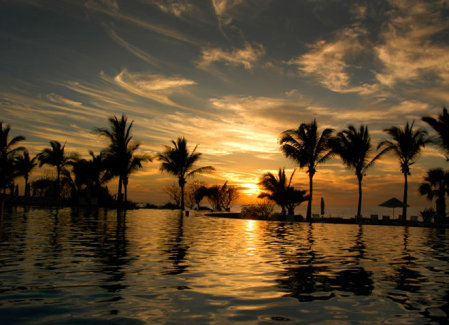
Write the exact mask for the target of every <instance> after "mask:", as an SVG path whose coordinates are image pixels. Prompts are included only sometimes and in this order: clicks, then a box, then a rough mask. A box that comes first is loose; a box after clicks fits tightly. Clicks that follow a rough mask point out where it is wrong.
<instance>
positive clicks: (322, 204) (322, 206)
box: [321, 198, 324, 216]
mask: <svg viewBox="0 0 449 325" xmlns="http://www.w3.org/2000/svg"><path fill="white" fill-rule="evenodd" d="M321 215H322V216H324V199H323V198H321Z"/></svg>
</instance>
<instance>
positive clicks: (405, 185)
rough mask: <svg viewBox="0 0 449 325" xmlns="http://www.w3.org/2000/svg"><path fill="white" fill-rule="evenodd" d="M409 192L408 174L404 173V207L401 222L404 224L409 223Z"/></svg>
mask: <svg viewBox="0 0 449 325" xmlns="http://www.w3.org/2000/svg"><path fill="white" fill-rule="evenodd" d="M407 191H408V182H407V173H404V197H403V199H402V203H404V205H403V206H402V217H401V221H402V223H404V224H405V222H406V221H407Z"/></svg>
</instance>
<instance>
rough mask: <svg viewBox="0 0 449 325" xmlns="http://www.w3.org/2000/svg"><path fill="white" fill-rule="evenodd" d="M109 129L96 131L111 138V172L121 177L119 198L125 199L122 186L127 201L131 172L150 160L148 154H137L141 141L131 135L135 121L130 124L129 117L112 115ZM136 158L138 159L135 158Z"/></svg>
mask: <svg viewBox="0 0 449 325" xmlns="http://www.w3.org/2000/svg"><path fill="white" fill-rule="evenodd" d="M108 121H109V129H108V128H98V129H95V132H96V133H98V134H100V135H102V136H105V137H106V138H108V139H109V141H110V143H109V147H108V148H107V149H106V150H105V154H106V156H107V159H108V160H109V161H113V163H112V164H111V165H110V167H111V168H112V170H111V172H112V173H113V174H115V175H117V176H118V177H119V180H118V190H117V199H118V201H119V202H122V201H123V194H122V193H123V192H122V188H123V187H124V189H125V201H126V200H127V186H128V178H129V174H130V173H131V172H133V171H135V170H137V169H138V168H140V167H142V164H141V163H142V162H143V161H146V160H150V158H149V157H147V156H135V152H136V151H137V149H138V148H139V146H140V143H137V142H134V141H133V140H132V139H133V137H132V135H131V128H132V126H133V123H134V121H131V123H129V124H128V118H127V117H126V116H125V115H123V114H122V116H121V118H120V119H118V118H117V116H115V115H114V116H113V117H110V118H109V119H108ZM134 158H136V159H134Z"/></svg>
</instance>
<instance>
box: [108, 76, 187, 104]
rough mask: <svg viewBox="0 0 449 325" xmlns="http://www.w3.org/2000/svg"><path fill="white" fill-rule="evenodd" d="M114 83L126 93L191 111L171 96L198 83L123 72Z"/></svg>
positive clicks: (179, 78)
mask: <svg viewBox="0 0 449 325" xmlns="http://www.w3.org/2000/svg"><path fill="white" fill-rule="evenodd" d="M113 80H114V82H115V83H116V84H117V85H119V86H120V87H122V88H123V89H125V90H126V91H128V92H130V93H132V94H135V95H139V96H142V97H146V98H148V99H151V100H154V101H156V102H159V103H161V104H165V105H169V106H172V107H178V108H182V109H187V110H191V108H189V107H187V106H185V105H181V104H178V103H176V102H174V101H173V100H172V99H170V98H169V96H170V95H171V94H173V93H175V92H177V91H180V90H181V89H182V88H183V87H185V86H191V85H195V84H196V82H195V81H193V80H190V79H185V78H181V77H166V76H163V75H158V74H146V73H129V72H128V71H127V70H126V69H124V70H122V71H121V72H120V73H119V74H118V75H116V76H115V77H114V79H113Z"/></svg>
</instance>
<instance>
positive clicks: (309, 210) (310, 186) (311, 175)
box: [306, 171, 313, 221]
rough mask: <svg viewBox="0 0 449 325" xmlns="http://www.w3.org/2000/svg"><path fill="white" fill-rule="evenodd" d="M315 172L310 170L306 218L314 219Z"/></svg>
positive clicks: (308, 219)
mask: <svg viewBox="0 0 449 325" xmlns="http://www.w3.org/2000/svg"><path fill="white" fill-rule="evenodd" d="M312 194H313V173H312V172H310V171H309V202H308V203H307V215H306V220H307V221H312Z"/></svg>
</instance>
